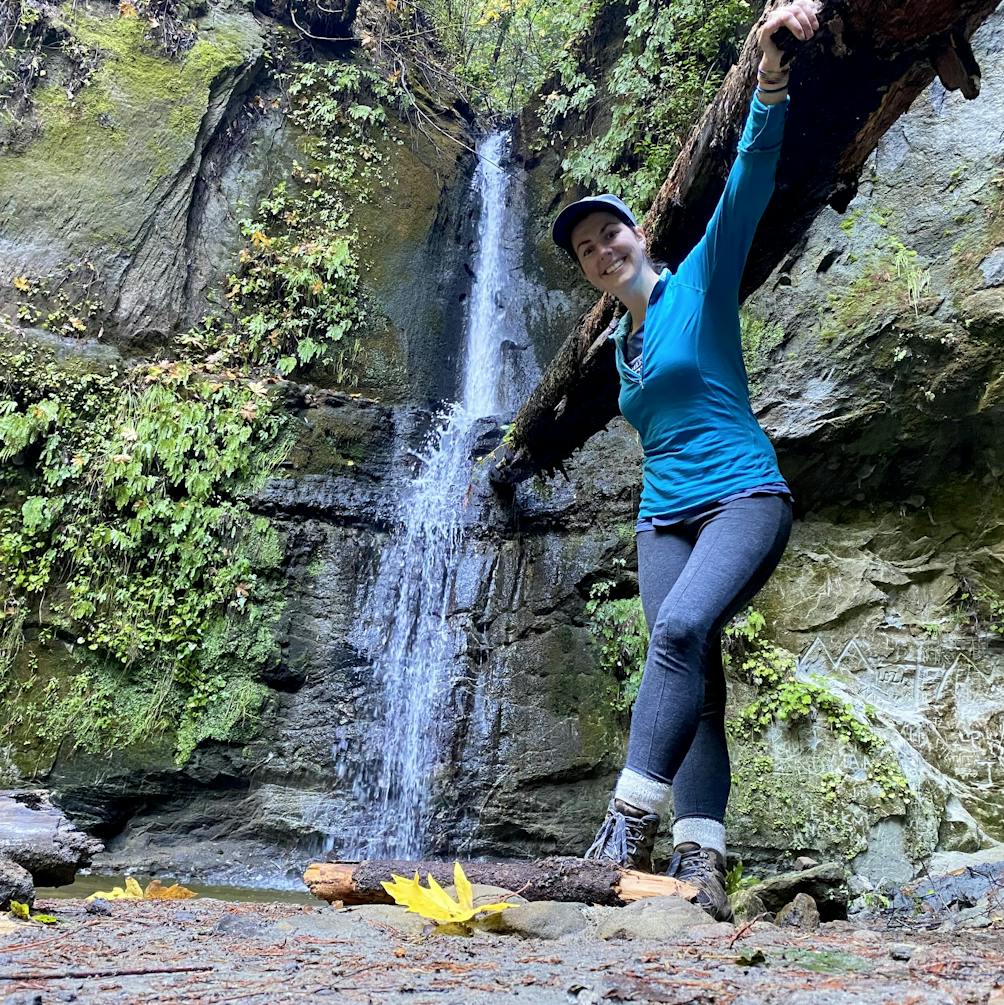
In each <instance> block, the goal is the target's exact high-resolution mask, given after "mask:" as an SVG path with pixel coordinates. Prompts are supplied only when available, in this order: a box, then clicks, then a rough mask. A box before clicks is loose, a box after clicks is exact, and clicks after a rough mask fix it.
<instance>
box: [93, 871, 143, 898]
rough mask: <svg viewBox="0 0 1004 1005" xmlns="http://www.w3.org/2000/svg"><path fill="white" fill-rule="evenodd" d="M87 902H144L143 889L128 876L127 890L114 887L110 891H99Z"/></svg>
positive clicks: (126, 880) (126, 881)
mask: <svg viewBox="0 0 1004 1005" xmlns="http://www.w3.org/2000/svg"><path fill="white" fill-rule="evenodd" d="M86 899H87V900H98V899H100V900H142V899H143V887H141V886H140V885H139V883H137V882H136V880H134V879H133V878H132V876H126V879H125V888H124V889H123V888H122V887H121V886H113V887H112V888H111V889H110V890H97V891H95V892H94V893H92V894H91V895H90V896H89V897H87V898H86Z"/></svg>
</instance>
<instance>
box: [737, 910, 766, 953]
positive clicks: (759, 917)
mask: <svg viewBox="0 0 1004 1005" xmlns="http://www.w3.org/2000/svg"><path fill="white" fill-rule="evenodd" d="M766 917H767V912H766V911H764V913H763V914H758V915H756V916H755V917H752V918H750V920H749V921H747V922H746V923H745V924H744V925H742V926H740V927H739V928H737V929H736V930H735V934H734V935H733V936H732V938H731V939H730V940H729V949H731V948H732V947H733V946H734V945H735V944H736V943H737V942H738V941H739V940H740V939H741V938H742V937H743V936H744V935H746V934H747V933H748V932H749V931H750V930H751V929H752V928H753V926H754V925H755V924H756V923H757V922H758V921H762V920H763V919H764V918H766Z"/></svg>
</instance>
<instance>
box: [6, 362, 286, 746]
mask: <svg viewBox="0 0 1004 1005" xmlns="http://www.w3.org/2000/svg"><path fill="white" fill-rule="evenodd" d="M2 363H3V370H2V375H0V461H2V462H5V465H4V468H3V474H2V476H0V477H2V481H0V485H2V487H3V490H4V492H5V496H6V499H7V500H8V507H7V508H5V509H3V510H0V570H2V574H3V575H2V578H3V582H4V584H5V597H4V598H3V600H4V604H5V606H4V611H3V617H2V619H0V638H2V639H4V648H5V650H7V651H11V650H12V649H13V646H14V644H16V643H12V642H11V641H10V638H12V637H16V636H17V635H19V634H20V632H19V630H16V629H19V627H20V624H22V623H23V621H24V619H25V617H26V612H27V611H28V610H29V609H31V610H35V609H37V608H38V607H40V606H42V605H44V606H45V608H46V611H47V622H48V624H49V625H50V626H51V627H52V629H53V630H55V631H56V632H58V633H59V634H60V635H61V636H63V637H64V638H66V639H74V640H75V642H74V643H73V646H74V649H75V651H76V652H77V653H78V656H79V654H82V656H83V659H82V660H81V661H80V662H81V667H82V668H81V670H80V672H79V673H77V674H76V675H75V676H74V677H73V678H72V680H71V681H70V682H69V683H68V684H66V685H62V684H60V683H59V681H58V680H57V677H56V676H52V677H51V678H50V679H49V680H43V679H42V678H44V676H45V675H44V674H38V673H35V674H29V678H31V679H30V680H29V688H28V692H25V691H24V689H23V688H22V691H21V693H20V697H21V698H22V699H24V700H25V701H29V698H30V699H31V700H32V701H34V703H35V707H34V710H33V711H32V710H29V711H28V712H27V713H26V712H25V709H23V708H22V709H21V710H20V711H19V712H18V714H19V715H20V716H21V717H22V720H23V719H24V717H25V715H26V714H27V716H28V719H31V716H32V715H33V714H34V715H35V719H36V720H37V721H36V727H37V729H38V730H39V731H43V730H44V731H46V732H47V733H48V734H49V736H50V738H61V737H63V736H66V737H69V738H71V739H72V741H73V742H74V743H77V744H79V745H81V746H83V747H85V748H87V749H95V750H97V749H102V747H103V746H106V745H107V744H108V743H109V742H111V743H113V744H117V745H121V744H125V743H129V742H132V741H134V740H136V739H138V738H140V737H142V736H144V735H145V734H146V733H147V732H149V731H151V730H152V731H157V730H163V729H167V728H175V727H179V726H180V733H179V756H186V755H187V753H188V752H189V751H190V749H191V748H192V747H194V744H195V743H197V742H198V740H199V739H201V738H203V737H205V736H217V737H218V738H223V734H224V733H225V732H226V731H227V730H230V729H232V727H235V726H236V725H237V724H238V723H239V722H243V721H246V720H248V719H249V718H250V717H251V716H252V714H253V711H256V710H257V707H258V706H260V704H261V699H262V698H263V697H264V691H263V689H262V688H261V687H260V685H256V684H254V683H253V682H254V680H255V679H256V677H257V674H258V673H259V672H260V670H261V669H262V667H263V665H265V664H266V663H267V657H268V655H269V653H268V652H267V651H265V650H267V649H268V645H267V644H266V643H265V642H264V641H263V637H262V632H263V631H264V630H265V629H266V628H267V627H269V626H271V625H272V624H273V623H274V621H275V620H276V618H277V616H278V605H279V599H278V594H279V588H278V585H277V583H276V578H277V577H276V571H277V566H278V564H279V558H278V556H279V545H278V541H277V537H276V534H275V531H274V530H273V529H272V528H271V527H270V525H269V524H268V522H267V521H266V520H263V519H262V518H255V517H253V516H252V515H251V513H250V511H249V508H248V503H247V496H248V494H249V492H251V491H252V490H253V489H254V488H255V487H256V486H257V485H260V484H261V483H262V482H263V480H264V479H265V478H267V477H268V475H269V473H270V472H271V470H272V469H273V468H274V466H275V465H276V464H277V463H278V462H279V461H280V460H281V459H282V457H283V456H284V454H285V452H286V449H287V445H288V442H289V436H290V434H291V430H290V428H289V427H288V425H287V422H286V420H285V418H284V417H283V416H282V415H281V414H280V413H279V412H278V411H277V409H276V406H275V403H274V401H273V400H272V398H271V396H270V395H269V394H268V390H267V387H266V385H265V384H264V383H260V382H255V381H247V380H241V379H237V378H236V377H235V376H233V375H231V376H229V377H226V378H225V379H219V378H218V377H217V376H214V375H212V374H210V373H209V372H207V371H206V369H199V368H197V367H194V366H192V365H191V364H188V363H162V364H156V365H152V366H140V367H137V368H136V369H134V370H131V371H129V372H127V373H118V372H112V373H111V374H97V373H86V372H85V373H72V372H70V371H68V370H66V369H61V368H59V367H57V366H56V365H54V364H53V363H52V362H46V361H43V360H40V359H39V354H38V352H37V351H32V350H30V349H25V350H24V351H22V352H17V353H13V354H8V355H7V356H6V357H5V358H4V359H3V360H2ZM4 399H5V400H4ZM10 461H15V462H16V463H15V464H10V463H6V462H10ZM266 634H267V632H266ZM7 662H8V664H10V663H11V662H12V659H11V660H8V661H7ZM116 668H117V669H116ZM224 674H225V676H224ZM13 686H14V685H13V680H12V678H11V677H10V675H9V674H8V676H7V678H6V679H5V680H0V687H7V688H11V687H13ZM8 697H9V696H8ZM13 704H15V705H16V704H17V702H14V703H13ZM198 720H202V722H201V724H200V723H199V721H198ZM10 725H11V720H10V718H9V719H8V726H10ZM21 725H22V726H26V725H28V723H27V722H24V721H22V722H21Z"/></svg>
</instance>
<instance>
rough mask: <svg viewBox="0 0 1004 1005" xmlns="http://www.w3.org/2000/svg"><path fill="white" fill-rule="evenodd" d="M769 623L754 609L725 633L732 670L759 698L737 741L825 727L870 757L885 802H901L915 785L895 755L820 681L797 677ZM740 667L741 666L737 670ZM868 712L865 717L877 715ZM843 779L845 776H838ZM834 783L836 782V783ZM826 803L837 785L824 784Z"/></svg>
mask: <svg viewBox="0 0 1004 1005" xmlns="http://www.w3.org/2000/svg"><path fill="white" fill-rule="evenodd" d="M765 627H766V619H765V618H764V617H763V615H762V614H761V613H760V612H759V611H756V610H754V609H753V608H748V609H747V610H746V611H745V612H744V613H743V614H742V615H741V616H740V617H738V618H737V619H736V620H735V621H733V622H732V624H730V625H729V626H727V627H726V629H725V633H724V634H725V640H726V645H727V648H728V657H729V664H730V665H731V666H733V670H734V672H735V673H737V675H738V676H739V677H740V679H742V680H743V681H744V682H745V683H746V684H748V685H749V686H750V687H751V688H753V690H754V691H755V693H756V695H757V696H756V697H755V698H754V699H753V700H752V701H751V702H749V703H748V704H747V705H746V706H745V707H744V708H743V709H742V710H741V711H740V713H739V714H738V715H737V716H735V717H734V718H732V719H731V720H730V722H729V729H730V731H731V732H732V733H733V735H735V736H742V737H747V738H748V737H756V736H760V735H761V734H763V732H764V731H765V730H766V729H767V728H768V727H770V726H771V725H773V724H774V723H776V722H787V723H790V724H792V725H795V724H798V723H802V722H810V721H817V722H823V723H825V724H826V726H827V727H828V728H829V729H830V730H831V731H832V732H833V733H834V735H836V736H837V737H838V738H839V739H841V740H843V741H844V742H846V743H853V744H854V745H855V746H856V747H857V748H858V749H859V750H861V751H862V752H863V753H865V754H868V755H869V768H868V778H869V781H871V782H872V783H873V784H874V785H875V786H876V788H877V790H878V791H879V793H880V796H881V798H883V799H901V798H904V797H905V796H907V795H908V794H909V791H910V790H909V785H908V784H907V781H906V778H905V777H904V775H903V773H902V771H901V769H900V767H899V764H898V762H897V761H896V759H895V757H894V755H893V754H892V753H891V752H889V751H888V749H887V748H886V745H885V743H884V742H883V740H882V738H881V737H880V736H879V735H878V734H877V733H876V732H875V730H874V729H873V728H872V727H871V725H870V724H869V722H868V721H867V720H866V719H862V718H861V716H859V715H858V713H857V712H856V711H855V710H854V709H853V708H852V706H851V705H850V704H848V703H847V702H846V701H845V700H844V699H843V698H841V697H840V696H839V695H837V694H834V693H833V692H832V691H831V690H830V688H829V687H828V685H827V682H826V681H825V680H824V679H822V678H819V677H813V678H811V679H809V680H805V679H802V678H799V677H796V676H795V671H796V669H797V660H796V659H795V655H794V654H793V653H791V652H789V651H788V650H787V649H784V648H782V647H781V646H778V645H776V644H775V643H773V642H771V641H770V640H768V639H766V638H765V637H764V636H763V634H762V633H763V631H764V629H765ZM737 662H738V666H735V664H736V663H737ZM873 711H874V710H871V712H870V711H869V710H868V709H866V710H865V713H866V716H867V715H871V714H872V712H873ZM834 777H835V778H837V779H839V776H834ZM831 781H832V780H831ZM820 784H821V785H822V792H823V798H824V801H825V799H826V798H827V796H828V794H834V798H835V797H836V796H835V793H837V792H839V791H841V785H840V784H839V782H838V781H834V782H833V785H831V786H830V788H827V779H826V777H824V778H823V779H821V780H820Z"/></svg>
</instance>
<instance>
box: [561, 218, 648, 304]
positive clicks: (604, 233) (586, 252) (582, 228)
mask: <svg viewBox="0 0 1004 1005" xmlns="http://www.w3.org/2000/svg"><path fill="white" fill-rule="evenodd" d="M571 236H572V248H573V249H574V251H575V257H576V258H577V259H578V260H579V265H580V266H581V267H582V272H583V275H585V277H586V279H588V280H589V282H590V283H591V284H592V285H593V286H595V287H596V289H598V290H601V291H602V292H603V293H611V294H613V295H614V296H617V293H618V291H622V290H624V289H626V288H629V287H630V286H631V284H632V282H634V281H635V280H636V279H637V278H638V277H639V276H640V275H641V271H642V268H643V267H644V265H645V262H646V257H645V235H644V233H643V232H642V231H641V230H640V229H639V228H638V227H631V226H629V225H628V224H626V223H625V222H624V221H623V220H621V219H620V217H617V216H614V214H613V213H607V212H604V211H603V210H599V211H597V212H595V213H590V214H589V216H587V217H584V218H583V219H581V220H580V221H579V222H578V223H577V224H576V225H575V226H574V227H573V228H572V235H571Z"/></svg>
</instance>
